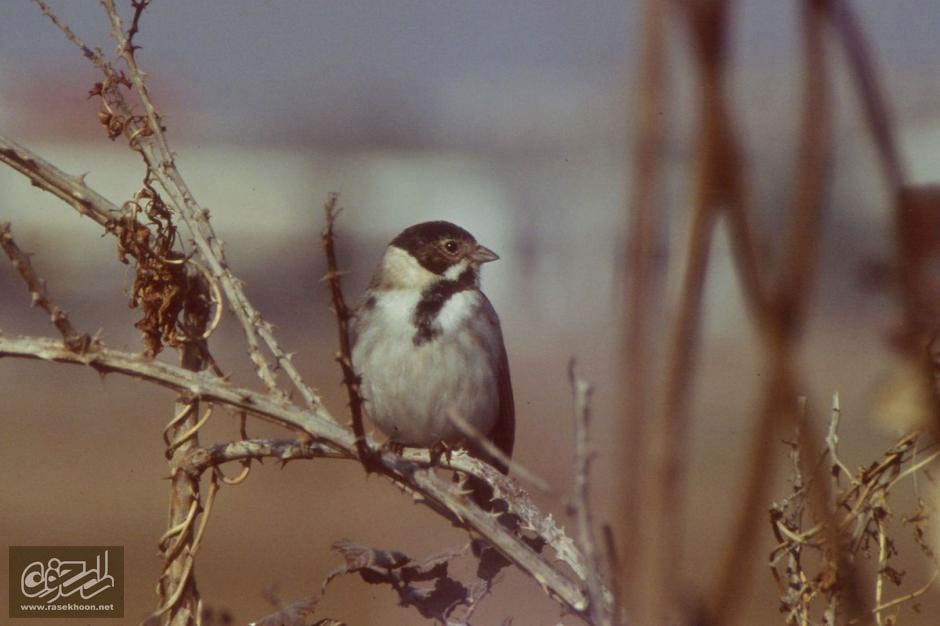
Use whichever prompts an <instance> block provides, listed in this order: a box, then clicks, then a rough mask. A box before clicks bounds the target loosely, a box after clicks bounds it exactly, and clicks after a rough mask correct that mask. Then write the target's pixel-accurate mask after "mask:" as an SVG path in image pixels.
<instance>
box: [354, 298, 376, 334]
mask: <svg viewBox="0 0 940 626" xmlns="http://www.w3.org/2000/svg"><path fill="white" fill-rule="evenodd" d="M373 309H375V296H374V295H372V294H371V293H367V294H366V297H365V298H364V299H363V301H362V302H361V303H360V304H359V306H357V307H356V309H355V310H354V311H353V314H352V319H351V320H350V324H349V345H350V346H353V347H355V346H356V341H357V340H358V339H359V337H360V336H361V335H362V332H363V330H364V329H365V327H366V326H367V325H368V324H369V320H370V318H371V317H372V311H373Z"/></svg>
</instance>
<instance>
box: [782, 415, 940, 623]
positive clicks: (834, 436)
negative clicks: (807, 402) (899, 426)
mask: <svg viewBox="0 0 940 626" xmlns="http://www.w3.org/2000/svg"><path fill="white" fill-rule="evenodd" d="M839 419H840V411H839V410H838V403H837V402H835V403H834V406H833V411H832V414H831V416H830V424H829V435H828V436H827V441H828V445H827V449H826V451H825V453H824V459H823V460H825V459H826V458H828V460H829V464H830V469H831V471H830V472H829V473H828V480H829V481H830V482H831V483H832V486H833V491H834V492H835V496H834V498H835V509H834V510H835V515H832V516H830V517H829V518H826V519H823V520H816V523H815V524H814V525H813V526H811V527H809V528H806V527H805V525H804V521H805V520H804V515H803V512H804V510H806V509H807V508H808V505H809V498H810V493H811V492H810V490H811V488H812V485H811V484H807V482H806V481H805V480H804V477H803V473H802V470H801V467H802V466H803V465H804V463H802V462H801V460H800V459H801V457H805V456H806V454H805V451H803V450H802V445H801V442H803V441H805V439H804V438H803V437H800V436H797V438H796V439H795V441H793V442H792V443H791V444H790V446H791V452H790V455H791V458H792V459H793V460H794V470H793V490H792V492H791V493H790V495H788V496H787V497H786V498H784V499H783V500H781V501H780V502H778V503H775V504H774V505H773V506H772V507H771V509H770V523H771V527H772V530H773V533H774V537H775V538H776V540H777V545H776V546H775V547H774V549H773V550H772V551H771V553H770V559H769V565H770V568H771V572H772V573H773V575H774V578H775V580H776V581H777V583H778V586H779V588H780V595H781V606H782V610H783V611H784V612H785V613H786V615H787V617H786V623H787V624H795V625H802V624H808V623H811V622H813V621H814V620H817V619H822V621H823V623H824V624H827V625H834V624H836V623H841V622H842V621H844V620H845V619H847V618H848V617H847V616H842V615H840V613H841V612H842V610H843V609H844V608H845V605H846V598H845V596H846V594H851V593H853V590H852V589H851V588H847V586H846V581H845V580H844V577H845V572H844V562H843V561H844V559H845V558H846V555H847V556H848V557H849V558H851V559H855V560H860V559H861V558H863V557H867V558H869V559H871V558H872V553H873V548H874V555H875V556H874V559H875V560H876V563H877V568H876V572H875V583H874V587H875V588H874V592H873V597H874V598H875V603H874V606H873V608H871V613H872V614H873V615H874V618H875V622H876V623H877V624H879V625H880V624H894V623H897V615H894V616H886V615H885V613H886V612H887V611H888V610H889V609H894V608H896V607H898V606H899V605H901V604H903V603H905V602H909V601H910V600H913V599H914V598H917V597H918V596H920V595H921V594H923V593H925V592H926V590H927V588H928V587H929V585H930V584H931V583H932V581H933V580H934V579H935V578H936V576H937V574H938V572H940V564H935V565H934V573H933V575H932V577H931V580H930V582H928V585H927V586H925V587H921V588H919V589H917V590H915V591H913V592H911V593H908V594H906V595H902V596H900V597H898V598H895V599H894V600H890V601H885V600H884V594H885V587H886V583H888V582H891V583H892V584H894V585H896V586H900V585H901V584H902V579H903V576H904V572H901V571H899V570H897V569H895V568H894V567H892V565H891V564H890V559H891V558H892V557H893V556H895V555H897V553H898V549H897V547H896V545H895V542H894V540H893V539H892V538H891V536H890V533H889V525H890V523H891V519H892V518H893V517H894V515H893V514H892V512H891V508H890V505H889V500H890V496H891V495H892V493H893V489H894V488H895V486H896V485H897V484H898V483H899V481H901V480H903V479H905V478H910V477H912V476H913V475H914V474H915V473H916V472H917V471H920V470H922V469H924V468H925V467H926V466H927V465H928V464H930V463H933V462H934V461H936V460H937V459H938V458H940V453H936V452H935V453H933V454H930V455H928V456H927V457H926V458H924V459H922V460H921V461H919V462H918V461H916V459H917V458H918V456H919V450H918V443H919V441H920V440H921V439H923V438H924V436H923V434H922V433H919V432H914V433H910V434H907V435H904V436H903V437H901V438H900V439H898V440H897V441H896V442H895V443H894V444H893V445H892V446H891V447H890V448H888V450H886V451H885V453H884V454H883V455H882V457H881V459H880V460H878V461H876V462H875V463H872V464H871V465H869V466H868V467H863V468H860V469H859V470H858V471H857V472H854V473H851V472H848V470H847V468H846V466H845V465H844V464H843V463H842V461H840V460H839V457H838V453H837V442H838V422H839ZM825 477H826V474H825V473H821V472H820V473H817V474H816V475H814V476H812V477H810V478H809V481H810V482H812V481H818V480H821V479H824V478H825ZM842 477H845V478H846V479H847V480H848V483H847V484H846V485H845V486H844V487H841V488H840V487H839V483H840V479H841V478H842ZM926 520H927V517H926V516H925V515H922V514H919V513H918V514H914V515H911V516H909V517H905V518H903V522H904V523H905V524H908V525H910V526H911V527H912V528H913V530H914V534H915V539H916V540H917V541H918V543H919V544H920V545H921V548H922V549H925V551H927V552H928V557H929V558H931V559H932V560H933V553H932V551H931V550H930V549H929V548H928V547H926V543H925V542H924V541H923V536H924V528H923V524H924V523H925V522H926ZM830 524H831V525H834V526H835V528H834V529H829V530H827V525H830ZM833 531H835V532H833ZM833 538H836V539H835V540H836V541H838V544H837V545H834V544H833ZM784 556H786V557H787V559H786V561H785V562H784V560H783V557H784ZM810 557H814V558H810Z"/></svg>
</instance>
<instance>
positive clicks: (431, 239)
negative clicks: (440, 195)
mask: <svg viewBox="0 0 940 626" xmlns="http://www.w3.org/2000/svg"><path fill="white" fill-rule="evenodd" d="M450 242H453V243H454V244H456V248H454V250H455V252H452V253H448V251H447V249H446V248H443V247H442V245H443V244H448V245H453V244H450ZM391 245H393V246H396V247H398V248H401V249H402V250H405V251H406V252H408V253H410V254H411V256H413V257H414V258H415V259H417V260H418V262H419V263H420V264H421V265H422V266H423V267H424V268H425V269H427V270H428V271H431V272H434V273H435V274H443V273H444V272H445V271H446V270H447V268H448V267H450V266H451V265H454V264H455V263H457V262H458V261H459V260H460V258H461V256H462V255H465V254H467V253H469V251H471V250H474V249H476V247H477V240H476V239H475V238H474V237H473V235H471V234H470V233H468V232H467V231H465V230H464V229H463V228H461V227H460V226H457V225H456V224H451V223H450V222H444V221H436V222H422V223H420V224H415V225H414V226H409V227H408V228H406V229H405V230H403V231H401V232H400V233H399V234H398V236H397V237H395V238H394V239H392V243H391Z"/></svg>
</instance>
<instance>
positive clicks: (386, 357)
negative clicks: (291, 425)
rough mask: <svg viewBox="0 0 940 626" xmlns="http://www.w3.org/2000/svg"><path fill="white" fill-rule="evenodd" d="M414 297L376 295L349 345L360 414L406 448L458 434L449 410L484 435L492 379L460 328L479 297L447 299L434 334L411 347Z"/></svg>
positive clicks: (491, 414) (492, 402) (492, 405)
mask: <svg viewBox="0 0 940 626" xmlns="http://www.w3.org/2000/svg"><path fill="white" fill-rule="evenodd" d="M418 297H419V294H417V293H413V292H402V293H400V294H388V293H387V294H383V297H382V298H380V299H379V302H378V303H377V304H376V306H375V308H374V309H373V311H371V312H370V314H369V321H368V324H365V325H364V327H362V328H361V330H360V334H359V336H358V338H357V340H356V345H355V347H354V348H353V354H352V359H353V364H354V366H355V369H356V371H357V373H358V374H359V375H360V376H361V377H362V394H363V397H364V400H365V405H366V411H367V412H368V414H369V417H370V418H371V419H372V421H373V422H374V423H375V425H376V426H378V427H379V429H381V430H382V432H384V433H385V434H386V435H388V436H389V437H390V438H391V439H394V440H395V441H398V442H400V443H403V444H406V445H414V446H424V447H427V446H432V445H434V444H436V443H438V442H441V441H443V442H446V443H450V444H454V443H457V442H459V441H460V440H461V439H463V436H462V434H461V432H460V431H459V430H458V429H457V428H456V427H454V426H453V425H452V424H451V421H450V420H449V419H448V414H449V412H451V411H454V412H456V413H457V414H458V415H460V416H461V417H463V418H464V419H465V420H467V421H469V422H470V423H471V424H473V425H474V426H475V427H476V428H477V429H478V430H479V431H480V432H481V433H483V434H488V433H489V432H490V431H491V430H492V429H493V427H494V426H495V424H496V418H497V413H498V410H499V407H498V404H499V399H498V383H497V379H496V372H495V370H494V365H493V364H492V363H491V362H490V359H489V358H488V357H487V352H486V348H485V347H484V345H483V344H482V343H481V342H480V341H479V340H478V338H477V337H476V336H475V334H474V333H472V332H471V331H470V328H469V327H468V325H467V323H466V322H467V314H468V313H469V312H471V311H474V310H475V309H476V307H475V306H472V305H475V304H476V303H477V302H479V294H477V293H476V292H473V291H466V292H461V293H458V294H456V295H455V296H453V297H452V298H451V299H450V300H449V301H448V303H447V304H446V305H445V306H444V309H443V310H442V311H441V314H440V316H439V317H438V319H439V321H440V331H441V334H440V335H439V336H437V337H435V338H434V339H432V340H431V341H427V342H425V343H422V344H421V345H417V346H416V345H415V344H414V341H413V338H414V336H415V327H414V325H413V324H412V321H411V311H413V310H414V305H415V304H416V303H417V300H418Z"/></svg>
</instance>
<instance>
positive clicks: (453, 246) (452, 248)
mask: <svg viewBox="0 0 940 626" xmlns="http://www.w3.org/2000/svg"><path fill="white" fill-rule="evenodd" d="M457 247H458V246H457V242H456V241H454V240H453V239H448V240H447V241H445V242H444V250H446V251H447V254H457Z"/></svg>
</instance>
